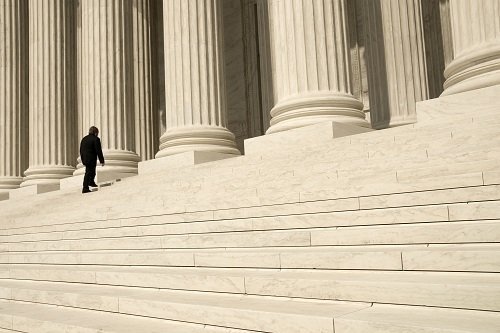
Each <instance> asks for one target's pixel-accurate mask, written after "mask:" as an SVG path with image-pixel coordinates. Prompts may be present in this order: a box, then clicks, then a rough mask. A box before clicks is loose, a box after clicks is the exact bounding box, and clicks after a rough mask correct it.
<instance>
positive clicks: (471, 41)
mask: <svg viewBox="0 0 500 333" xmlns="http://www.w3.org/2000/svg"><path fill="white" fill-rule="evenodd" d="M450 10H451V25H452V36H453V61H452V62H451V63H450V64H448V66H447V67H446V69H445V72H444V76H445V78H446V82H445V83H444V88H445V91H444V93H443V95H450V94H455V93H459V92H463V91H469V90H473V89H478V88H484V87H489V86H492V85H497V84H500V19H499V18H500V1H499V0H480V1H479V0H450Z"/></svg>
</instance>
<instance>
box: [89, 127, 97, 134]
mask: <svg viewBox="0 0 500 333" xmlns="http://www.w3.org/2000/svg"><path fill="white" fill-rule="evenodd" d="M89 134H91V135H95V136H98V135H99V129H98V128H97V127H95V126H92V127H91V128H89Z"/></svg>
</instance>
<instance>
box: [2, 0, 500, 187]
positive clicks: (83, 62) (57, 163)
mask: <svg viewBox="0 0 500 333" xmlns="http://www.w3.org/2000/svg"><path fill="white" fill-rule="evenodd" d="M499 17H500V1H499V0H401V1H396V0H163V1H159V0H0V191H9V190H11V189H15V188H18V187H20V186H21V187H25V186H30V185H36V184H57V183H58V182H59V181H60V179H63V178H66V177H69V176H72V175H78V174H81V173H82V165H81V164H80V163H79V161H78V142H79V139H80V138H81V137H82V136H84V135H85V134H86V132H87V130H88V128H89V127H90V126H92V125H95V126H97V127H99V129H100V133H101V137H102V143H103V148H104V153H105V157H106V160H107V166H106V168H109V169H110V170H114V171H117V172H125V173H134V172H137V165H138V162H139V161H144V160H150V159H153V158H161V157H164V156H169V155H172V154H177V153H181V152H186V151H212V152H221V153H228V154H241V153H244V152H243V141H244V140H245V139H247V138H251V137H256V136H260V135H268V134H272V133H276V132H282V131H287V130H290V129H293V128H297V127H302V126H307V125H311V124H315V123H318V122H322V121H327V120H331V121H337V122H341V123H347V124H351V125H354V126H360V127H372V128H375V129H384V128H387V127H393V126H399V125H404V124H408V123H412V122H415V121H416V111H415V108H416V102H418V101H422V100H426V99H429V98H435V97H439V96H440V95H451V94H456V93H459V92H464V91H469V90H474V89H478V88H482V87H488V86H492V85H498V84H500V21H499Z"/></svg>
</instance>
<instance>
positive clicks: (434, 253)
mask: <svg viewBox="0 0 500 333" xmlns="http://www.w3.org/2000/svg"><path fill="white" fill-rule="evenodd" d="M498 254H499V247H498V245H496V244H491V245H477V244H460V245H453V246H450V245H445V246H427V245H410V246H399V245H397V246H384V245H382V246H380V245H374V246H337V247H335V246H334V247H331V246H330V247H327V246H323V247H321V246H319V247H310V248H304V247H298V248H294V247H289V248H265V249H251V250H242V249H226V250H211V249H207V250H194V251H193V250H144V251H85V252H75V251H66V252H16V253H0V264H2V266H0V267H2V269H3V271H2V272H0V276H2V277H12V275H11V274H12V272H11V271H13V270H17V269H22V268H23V267H24V268H30V269H35V268H37V267H39V268H40V270H42V271H45V270H44V268H47V267H44V266H47V265H48V266H54V265H55V266H54V267H60V266H59V265H63V266H62V268H65V266H64V265H78V266H75V269H76V268H79V267H80V268H86V267H89V266H97V267H99V266H105V267H107V266H135V267H139V268H140V267H151V266H156V267H158V266H159V267H211V268H271V269H272V268H275V269H325V270H330V269H351V270H352V269H360V270H361V269H365V270H366V269H376V270H401V269H403V270H409V271H471V272H500V256H499V255H498ZM7 264H9V265H7ZM40 265H42V266H40ZM40 274H41V273H40ZM41 276H42V275H41Z"/></svg>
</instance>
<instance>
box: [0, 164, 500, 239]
mask: <svg viewBox="0 0 500 333" xmlns="http://www.w3.org/2000/svg"><path fill="white" fill-rule="evenodd" d="M484 175H485V174H482V173H481V174H472V175H470V177H469V178H470V182H469V185H474V184H476V183H477V184H479V183H483V177H484ZM486 175H487V173H486ZM456 179H457V180H461V181H464V182H465V181H466V180H467V179H468V178H467V177H464V176H462V177H461V178H458V177H457V178H456ZM431 180H432V179H431ZM431 180H430V181H431ZM441 181H443V179H441ZM448 185H451V184H448ZM437 187H438V188H439V187H440V186H437ZM398 189H399V190H400V191H398ZM404 189H405V187H404V186H397V187H390V186H388V185H387V184H386V185H385V188H384V190H383V191H382V192H383V193H387V192H389V193H390V192H396V194H387V195H367V196H360V197H359V198H357V197H352V198H346V199H338V200H322V201H316V202H302V203H295V204H283V205H272V206H263V207H260V206H255V207H248V208H240V209H226V210H219V211H217V210H215V211H205V212H198V213H185V214H169V215H159V216H151V217H137V218H134V217H132V218H128V219H120V220H118V219H116V220H108V221H96V222H82V223H63V222H64V220H61V223H60V224H54V225H45V226H39V227H37V226H33V227H25V228H21V226H18V227H17V228H14V229H4V230H1V233H2V234H3V235H4V236H0V239H1V240H2V241H5V242H18V241H22V240H23V239H29V240H31V241H34V240H61V239H79V238H99V237H111V236H113V237H125V236H142V235H162V234H182V233H206V232H222V231H223V232H227V231H238V230H239V231H244V230H252V229H253V230H255V229H262V227H260V225H262V224H265V225H266V226H268V229H269V228H272V225H273V224H272V223H271V224H268V223H269V222H270V221H271V222H272V219H273V218H272V216H281V217H279V219H280V220H290V219H301V218H302V219H303V220H304V221H307V220H311V219H314V218H322V217H324V216H326V215H324V214H326V213H327V212H337V213H336V214H333V215H332V217H336V216H339V217H341V216H342V214H343V215H345V216H353V217H356V219H358V216H363V214H365V215H366V214H368V213H367V211H365V209H374V208H386V207H402V208H393V210H388V211H387V212H389V213H393V212H397V213H398V218H401V217H404V216H401V215H399V212H402V213H405V212H406V211H408V212H410V213H409V214H413V213H411V211H415V212H419V211H422V214H426V212H427V211H429V212H431V211H435V210H438V209H440V208H439V207H437V206H433V207H413V208H412V207H411V206H412V205H436V204H443V203H447V204H452V203H457V202H458V203H460V202H473V201H482V200H498V199H500V197H499V196H500V190H499V186H498V185H492V186H471V187H467V188H461V187H460V188H452V189H445V190H434V191H418V189H417V188H415V187H413V186H410V185H408V186H406V190H414V191H415V192H408V193H397V192H404ZM358 190H359V191H358ZM351 191H353V193H345V194H346V195H345V197H348V194H352V195H356V193H355V192H357V193H358V195H359V194H363V191H362V190H361V189H359V188H356V187H353V188H351ZM365 192H366V191H365ZM368 193H369V192H368ZM323 194H324V193H322V192H319V194H317V195H319V196H321V195H323ZM313 195H314V193H303V194H302V197H303V198H304V199H306V198H308V199H312V196H313ZM474 205H475V206H474V207H478V209H480V210H481V209H482V210H485V209H486V208H485V207H493V208H490V210H493V211H492V213H490V217H487V218H498V217H499V216H495V215H494V212H495V211H496V208H497V207H498V201H492V202H485V203H480V202H478V203H475V204H474ZM460 207H461V206H456V205H454V206H452V208H453V211H456V209H458V208H460ZM467 207H469V209H470V207H471V206H465V208H467ZM360 208H361V211H358V210H359V209H360ZM343 210H345V211H346V212H345V213H341V212H342V211H343ZM315 212H323V213H322V214H323V215H318V216H312V215H311V214H313V213H315ZM379 212H381V211H380V210H372V211H371V212H370V213H369V214H370V215H372V214H375V215H377V214H380V213H379ZM290 214H294V215H292V216H289V217H286V215H290ZM297 214H309V215H304V216H302V217H301V216H297ZM382 214H383V215H386V214H385V213H382ZM419 214H420V213H419ZM422 214H420V216H421V215H422ZM445 214H447V212H443V216H444V215H445ZM491 214H493V215H491ZM330 215H331V214H330ZM432 215H433V213H430V214H429V217H431V216H432ZM262 216H267V218H264V217H262ZM260 217H262V218H261V219H264V220H262V222H261V220H259V219H257V220H255V219H254V220H241V218H260ZM327 217H328V216H327ZM234 218H238V219H240V220H237V221H216V220H220V219H225V220H231V219H234ZM480 218H482V217H480ZM455 219H457V218H455ZM458 219H463V217H458ZM440 220H441V221H442V220H443V218H441V219H440ZM445 220H447V219H445ZM414 221H416V222H422V221H425V220H415V219H412V220H411V221H402V222H404V223H407V222H414ZM55 222H58V221H55ZM55 222H54V223H55ZM185 222H192V223H185ZM179 223H180V224H179ZM385 223H386V222H385ZM174 224H176V225H174ZM372 224H373V222H372ZM333 225H343V224H333ZM283 226H286V224H283ZM307 226H332V224H307V223H304V224H300V223H299V224H295V225H290V227H307ZM94 228H97V229H96V230H94ZM277 228H281V229H282V228H283V227H279V226H278V227H277ZM35 233H36V234H35ZM7 235H11V236H7Z"/></svg>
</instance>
